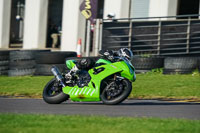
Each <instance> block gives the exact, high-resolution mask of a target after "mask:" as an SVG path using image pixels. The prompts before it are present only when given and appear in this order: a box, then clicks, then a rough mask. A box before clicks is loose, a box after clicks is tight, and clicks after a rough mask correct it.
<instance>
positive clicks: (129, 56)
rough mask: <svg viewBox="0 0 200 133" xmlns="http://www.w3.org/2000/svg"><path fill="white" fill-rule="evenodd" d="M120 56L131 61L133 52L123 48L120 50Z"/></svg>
mask: <svg viewBox="0 0 200 133" xmlns="http://www.w3.org/2000/svg"><path fill="white" fill-rule="evenodd" d="M119 55H120V56H123V57H126V58H127V59H128V60H131V59H132V58H133V52H132V51H131V50H129V49H127V48H121V49H120V50H119Z"/></svg>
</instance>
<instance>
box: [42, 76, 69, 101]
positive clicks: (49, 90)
mask: <svg viewBox="0 0 200 133" xmlns="http://www.w3.org/2000/svg"><path fill="white" fill-rule="evenodd" d="M68 98H69V95H67V94H65V93H63V92H62V86H60V85H59V84H58V82H57V81H56V79H55V78H53V79H52V80H51V81H49V82H48V83H47V85H46V86H45V87H44V90H43V100H44V101H45V102H46V103H49V104H60V103H62V102H64V101H66V100H68Z"/></svg>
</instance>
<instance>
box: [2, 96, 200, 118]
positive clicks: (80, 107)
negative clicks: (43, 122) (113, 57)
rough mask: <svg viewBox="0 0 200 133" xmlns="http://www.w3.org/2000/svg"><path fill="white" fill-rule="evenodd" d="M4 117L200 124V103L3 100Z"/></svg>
mask: <svg viewBox="0 0 200 133" xmlns="http://www.w3.org/2000/svg"><path fill="white" fill-rule="evenodd" d="M0 112H1V113H37V114H38V113H39V114H66V115H77V114H78V115H106V116H131V117H160V118H172V117H176V118H186V119H198V120H200V104H199V103H179V102H167V101H157V100H126V101H124V102H123V103H121V104H120V105H114V106H113V105H112V106H111V105H110V106H108V105H104V104H102V103H101V102H96V103H94V102H93V103H86V102H69V101H68V102H65V103H62V104H58V105H52V104H47V103H45V102H44V101H43V100H42V99H13V98H0Z"/></svg>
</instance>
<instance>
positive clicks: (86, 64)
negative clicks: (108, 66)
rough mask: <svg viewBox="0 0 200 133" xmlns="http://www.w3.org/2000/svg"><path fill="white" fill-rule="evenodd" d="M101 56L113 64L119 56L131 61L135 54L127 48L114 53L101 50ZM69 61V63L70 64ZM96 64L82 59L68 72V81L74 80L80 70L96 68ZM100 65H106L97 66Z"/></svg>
mask: <svg viewBox="0 0 200 133" xmlns="http://www.w3.org/2000/svg"><path fill="white" fill-rule="evenodd" d="M99 54H100V55H101V56H102V58H104V59H106V60H109V61H111V62H114V61H115V59H116V57H119V56H123V57H126V58H127V59H128V60H131V59H132V57H133V53H132V52H131V50H129V49H127V48H121V49H120V50H118V51H113V50H106V51H103V50H100V51H99ZM68 62H69V61H67V64H68ZM94 64H95V63H94V62H92V61H91V60H90V59H81V60H80V61H78V62H77V63H76V65H74V66H73V68H71V70H70V72H68V73H67V74H66V75H65V77H66V78H67V79H71V78H72V74H76V73H77V72H78V70H82V69H88V68H91V67H93V66H94ZM100 65H104V64H103V63H98V62H97V63H96V64H95V66H100Z"/></svg>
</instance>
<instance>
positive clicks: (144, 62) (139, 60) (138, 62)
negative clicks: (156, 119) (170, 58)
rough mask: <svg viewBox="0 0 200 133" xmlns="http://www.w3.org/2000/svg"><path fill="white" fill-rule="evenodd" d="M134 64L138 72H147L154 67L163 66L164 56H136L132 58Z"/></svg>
mask: <svg viewBox="0 0 200 133" xmlns="http://www.w3.org/2000/svg"><path fill="white" fill-rule="evenodd" d="M132 64H133V66H134V67H135V70H136V71H135V72H136V73H146V72H148V71H151V70H152V69H157V68H163V66H164V58H163V57H149V58H145V57H135V58H133V59H132Z"/></svg>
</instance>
